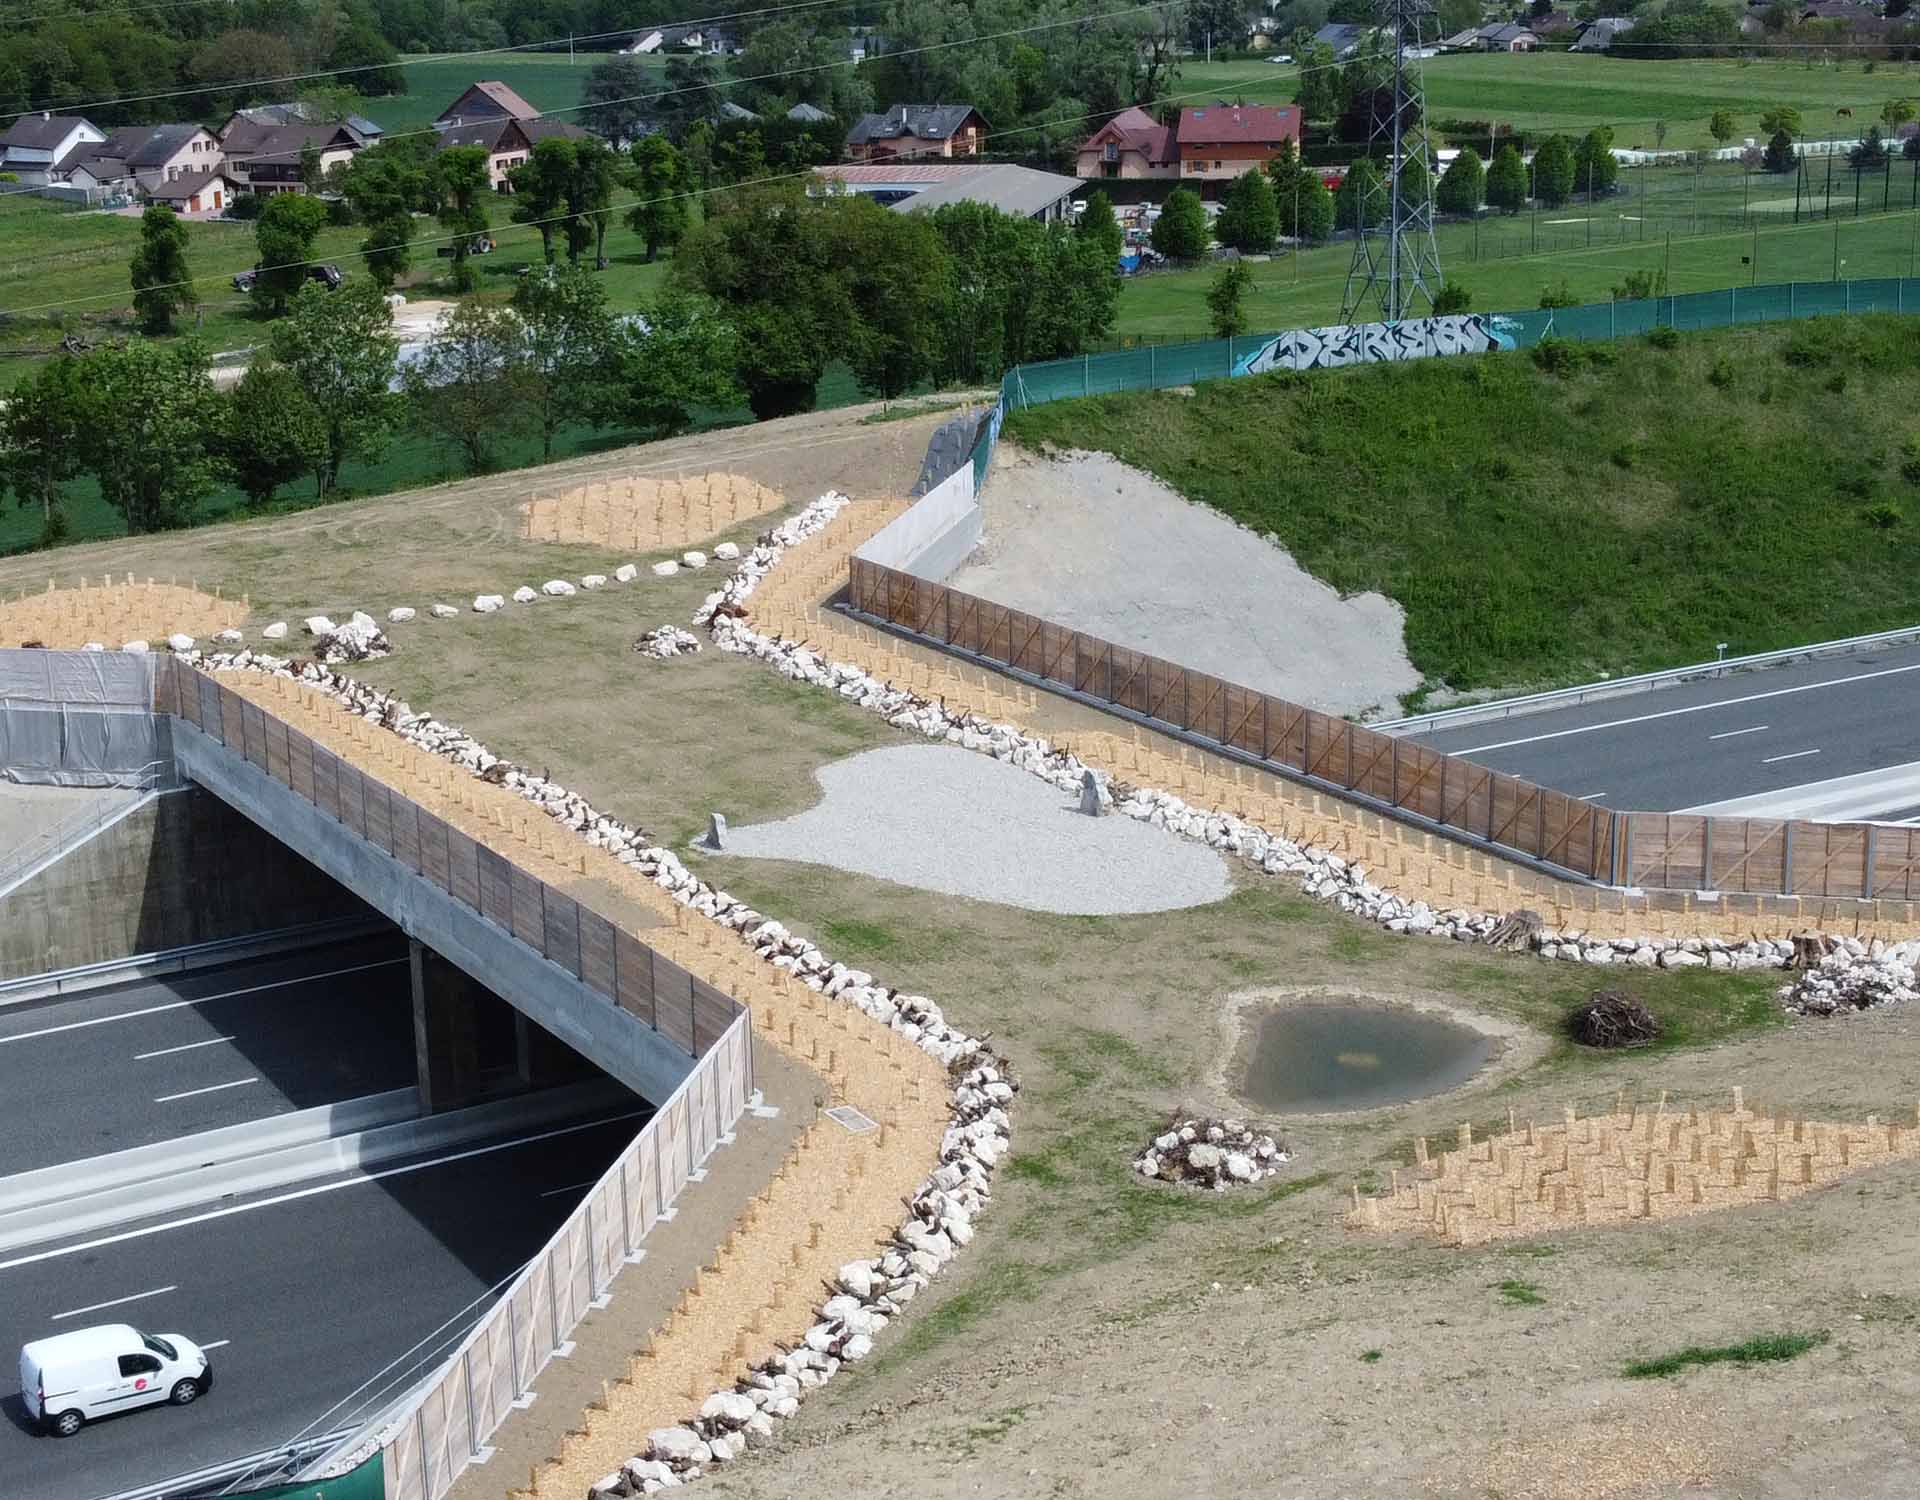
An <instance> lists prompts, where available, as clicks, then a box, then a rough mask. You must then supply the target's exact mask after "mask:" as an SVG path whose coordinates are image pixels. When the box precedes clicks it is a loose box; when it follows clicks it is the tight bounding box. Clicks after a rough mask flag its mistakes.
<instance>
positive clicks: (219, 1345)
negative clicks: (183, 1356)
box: [200, 1339, 233, 1354]
mask: <svg viewBox="0 0 1920 1500" xmlns="http://www.w3.org/2000/svg"><path fill="white" fill-rule="evenodd" d="M232 1342H233V1340H232V1339H215V1340H214V1341H213V1342H212V1343H210V1344H202V1345H201V1346H200V1352H201V1353H202V1354H205V1353H206V1352H207V1351H208V1350H209V1349H224V1348H226V1347H227V1345H229V1344H231V1343H232Z"/></svg>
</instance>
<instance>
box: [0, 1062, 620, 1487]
mask: <svg viewBox="0 0 1920 1500" xmlns="http://www.w3.org/2000/svg"><path fill="white" fill-rule="evenodd" d="M634 1111H635V1112H634V1113H632V1114H630V1115H627V1116H625V1117H624V1118H619V1119H613V1120H605V1121H602V1122H598V1123H591V1124H586V1125H583V1126H573V1127H558V1128H555V1127H548V1128H546V1129H544V1130H542V1131H539V1132H536V1133H535V1134H534V1135H533V1136H532V1137H531V1138H529V1139H527V1140H525V1141H524V1142H522V1143H520V1144H510V1143H509V1144H503V1145H500V1146H499V1147H498V1148H497V1149H496V1148H495V1147H492V1146H486V1145H482V1146H466V1147H463V1148H461V1149H460V1150H459V1151H458V1152H454V1153H450V1154H449V1155H448V1156H445V1157H436V1158H428V1159H426V1160H425V1161H423V1162H415V1163H401V1164H396V1165H394V1166H390V1167H385V1168H382V1169H381V1170H380V1171H379V1172H377V1173H373V1174H371V1175H362V1174H356V1175H352V1176H346V1177H340V1178H334V1179H329V1180H328V1181H326V1182H323V1183H318V1184H309V1185H307V1186H304V1187H301V1188H298V1189H292V1190H288V1191H284V1192H280V1193H269V1194H265V1195H262V1196H261V1197H259V1198H256V1199H250V1200H240V1201H238V1202H236V1203H234V1204H230V1205H226V1206H223V1207H222V1208H219V1209H215V1210H199V1211H195V1212H191V1213H186V1214H182V1215H178V1216H174V1217H170V1218H166V1219H160V1220H154V1221H149V1222H147V1223H144V1224H136V1225H128V1226H123V1227H122V1228H120V1229H117V1230H114V1231H112V1232H111V1233H107V1234H100V1235H95V1236H92V1237H89V1238H86V1239H82V1240H80V1241H78V1242H75V1243H70V1244H56V1245H53V1246H45V1247H39V1248H36V1249H35V1250H33V1251H31V1252H20V1253H16V1254H12V1255H7V1256H3V1257H0V1341H4V1343H5V1349H4V1351H0V1354H3V1355H4V1358H3V1359H0V1494H4V1495H5V1496H6V1497H7V1500H14V1497H19V1500H29V1497H31V1500H92V1497H95V1496H99V1495H105V1494H111V1493H115V1492H118V1491H120V1490H124V1489H127V1488H129V1487H131V1486H133V1485H136V1484H143V1483H146V1482H148V1481H150V1480H158V1479H165V1478H169V1477H171V1476H173V1475H175V1474H181V1473H186V1472H189V1471H191V1470H194V1469H198V1468H201V1467H204V1466H207V1465H210V1464H214V1463H218V1462H221V1461H223V1460H226V1459H230V1458H235V1457H240V1456H243V1455H246V1454H250V1453H258V1452H263V1451H266V1450H269V1449H273V1448H276V1447H279V1446H282V1445H284V1444H286V1443H287V1442H290V1441H291V1440H293V1439H294V1438H295V1437H296V1436H297V1435H298V1434H300V1433H301V1431H302V1430H303V1429H306V1428H308V1427H309V1426H310V1425H311V1426H313V1430H314V1431H316V1432H324V1431H328V1430H331V1429H332V1428H334V1427H337V1426H339V1425H342V1423H343V1420H344V1419H345V1417H346V1415H347V1412H348V1411H353V1412H354V1413H355V1414H358V1412H357V1407H358V1401H357V1400H356V1399H355V1392H356V1391H357V1390H359V1389H360V1388H361V1387H362V1385H363V1383H365V1382H369V1381H373V1380H376V1379H377V1378H379V1377H380V1376H381V1375H382V1373H383V1372H389V1371H390V1370H391V1369H392V1367H394V1366H395V1364H396V1362H399V1363H400V1364H401V1366H402V1367H403V1368H405V1367H410V1363H411V1361H412V1360H413V1359H415V1358H418V1357H420V1355H421V1354H424V1353H426V1352H428V1351H431V1350H439V1351H440V1352H441V1353H444V1352H446V1349H447V1348H448V1347H450V1344H451V1343H452V1342H453V1341H455V1338H454V1335H453V1333H452V1332H451V1331H450V1330H451V1329H452V1327H453V1326H454V1325H456V1324H458V1323H459V1320H461V1319H462V1318H465V1317H470V1315H471V1314H470V1312H469V1309H471V1308H472V1307H473V1305H474V1304H475V1301H476V1299H478V1298H481V1297H482V1296H483V1295H484V1294H485V1293H486V1292H487V1290H488V1289H489V1288H490V1287H493V1286H494V1285H495V1284H496V1283H498V1282H500V1281H501V1280H502V1279H503V1278H505V1277H507V1276H509V1275H510V1274H511V1273H512V1272H513V1271H514V1270H515V1269H516V1268H518V1267H519V1266H520V1265H522V1264H523V1263H524V1262H525V1261H526V1260H527V1258H528V1257H529V1256H531V1255H532V1254H533V1252H534V1251H536V1250H537V1249H539V1248H540V1246H541V1245H542V1244H543V1243H544V1242H545V1241H546V1239H547V1238H548V1236H550V1235H551V1234H552V1233H553V1231H554V1230H555V1229H556V1228H558V1227H559V1225H560V1223H561V1221H562V1220H564V1219H565V1218H566V1216H567V1214H568V1213H569V1212H571V1211H572V1209H573V1207H574V1205H575V1204H576V1203H577V1202H578V1201H579V1199H580V1197H581V1195H582V1193H583V1192H584V1191H585V1188H586V1186H587V1185H588V1184H589V1183H591V1182H592V1181H593V1180H595V1179H596V1178H597V1177H598V1176H599V1175H600V1173H601V1172H603V1171H604V1170H605V1169H606V1167H607V1166H608V1165H609V1164H610V1163H611V1162H612V1160H613V1158H614V1157H615V1156H617V1155H618V1154H619V1152H620V1150H621V1149H622V1148H623V1147H624V1146H625V1145H626V1144H627V1142H629V1141H630V1140H632V1139H633V1137H634V1135H635V1134H636V1133H638V1131H639V1129H640V1127H641V1125H642V1124H644V1123H645V1106H644V1105H643V1104H642V1103H641V1101H640V1100H638V1099H636V1100H635V1101H634ZM108 1322H127V1323H132V1324H134V1325H135V1326H136V1327H139V1328H141V1329H144V1330H146V1331H148V1332H153V1333H181V1334H184V1335H186V1336H187V1337H188V1338H191V1339H194V1340H196V1341H198V1342H200V1343H201V1344H203V1345H208V1346H217V1347H211V1348H210V1355H211V1358H212V1361H213V1373H214V1385H213V1389H212V1391H211V1393H210V1394H209V1395H207V1396H206V1397H205V1398H204V1399H203V1400H201V1401H198V1402H196V1403H194V1404H193V1405H192V1406H188V1407H183V1408H175V1407H169V1406H161V1407H153V1408H148V1409H146V1410H142V1411H135V1412H128V1413H126V1414H124V1415H121V1416H117V1417H113V1418H110V1419H108V1420H105V1421H102V1422H98V1423H94V1424H90V1425H89V1426H87V1427H85V1428H83V1429H82V1430H81V1431H80V1432H79V1433H78V1434H77V1435H76V1436H74V1437H72V1438H68V1439H64V1440H63V1439H58V1438H52V1437H45V1436H42V1435H40V1434H38V1433H36V1432H34V1431H32V1430H31V1429H30V1427H29V1426H28V1424H27V1421H26V1418H25V1409H24V1407H23V1406H22V1404H21V1401H20V1394H19V1377H18V1373H17V1372H18V1368H19V1367H18V1362H17V1357H16V1356H17V1351H18V1348H19V1346H20V1345H21V1344H22V1343H25V1342H26V1341H28V1340H30V1339H35V1338H41V1337H44V1336H46V1335H48V1334H50V1333H55V1332H59V1331H61V1330H65V1329H72V1328H80V1327H86V1326H89V1325H92V1324H96V1323H108ZM416 1373H418V1372H416ZM402 1385H403V1386H404V1382H402Z"/></svg>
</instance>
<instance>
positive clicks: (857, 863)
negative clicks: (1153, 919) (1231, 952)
mask: <svg viewBox="0 0 1920 1500" xmlns="http://www.w3.org/2000/svg"><path fill="white" fill-rule="evenodd" d="M814 774H815V779H817V780H818V781H819V783H820V786H821V788H822V790H823V791H824V792H825V794H826V795H825V796H824V797H823V798H822V799H821V800H820V802H819V804H818V805H817V806H815V807H812V808H810V809H808V810H807V811H806V812H803V813H801V814H799V816H797V817H792V818H785V819H782V820H781V821H780V822H778V823H760V824H756V825H755V826H753V827H750V828H736V829H733V830H732V831H730V832H729V834H728V835H727V840H726V845H725V849H724V851H723V852H724V853H727V854H740V855H745V856H747V857H748V858H751V859H791V860H798V861H800V862H801V863H803V864H813V865H830V866H832V867H833V868H834V869H838V870H847V871H850V872H852V873H854V874H857V875H872V876H875V877H877V878H878V879H881V880H890V881H893V882H894V883H895V884H896V885H911V886H918V887H919V888H920V889H922V890H929V891H941V892H944V893H945V894H947V895H950V896H965V897H968V898H970V899H972V900H975V901H993V902H997V903H999V904H1000V905H1002V906H1018V907H1024V908H1025V909H1027V910H1029V911H1049V912H1059V913H1062V914H1064V915H1068V916H1110V915H1117V914H1120V913H1127V912H1147V911H1169V910H1172V909H1174V908H1176V907H1183V906H1205V905H1207V904H1208V903H1210V902H1214V901H1220V900H1224V899H1225V898H1226V897H1227V896H1228V895H1229V894H1230V893H1231V891H1232V889H1233V885H1232V882H1231V880H1230V879H1229V878H1228V873H1227V862H1226V860H1225V859H1223V858H1222V857H1221V856H1220V855H1219V854H1217V853H1215V852H1214V851H1213V850H1212V849H1208V848H1205V847H1203V846H1201V845H1198V844H1194V843H1192V842H1190V841H1188V840H1185V839H1179V838H1174V837H1172V836H1170V835H1169V834H1167V833H1166V832H1165V831H1163V830H1161V829H1158V828H1153V827H1150V826H1148V825H1146V824H1144V823H1137V822H1135V821H1134V820H1133V819H1131V818H1124V817H1118V816H1113V815H1108V816H1106V817H1100V818H1094V817H1089V816H1087V815H1086V814H1085V813H1083V812H1080V811H1079V810H1078V799H1077V798H1073V797H1069V796H1065V795H1063V794H1062V793H1061V792H1059V791H1057V790H1056V789H1055V788H1053V787H1050V786H1048V785H1047V784H1046V783H1045V782H1043V781H1041V780H1039V779H1038V778H1037V777H1034V776H1030V775H1028V774H1027V773H1026V772H1025V771H1022V770H1021V769H1019V768H1018V767H1017V766H1010V765H1006V764H1003V763H1002V762H1000V761H996V760H992V759H989V758H988V757H986V756H984V755H976V754H974V753H973V752H972V751H969V750H963V749H961V748H960V747H959V746H957V745H896V746H889V747H887V748H884V749H880V750H868V751H865V752H863V753H861V754H859V755H855V756H850V757H849V758H847V759H846V760H841V761H835V762H834V763H833V764H832V765H829V766H823V767H821V769H820V770H818V771H817V772H815V773H814Z"/></svg>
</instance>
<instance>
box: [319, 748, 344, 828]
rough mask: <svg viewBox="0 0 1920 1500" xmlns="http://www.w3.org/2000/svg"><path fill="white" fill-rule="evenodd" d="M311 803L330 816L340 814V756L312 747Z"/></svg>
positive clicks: (336, 816)
mask: <svg viewBox="0 0 1920 1500" xmlns="http://www.w3.org/2000/svg"><path fill="white" fill-rule="evenodd" d="M313 805H314V806H315V807H317V808H319V809H320V811H321V812H323V813H325V814H326V815H327V816H328V817H330V818H338V817H339V816H340V757H339V756H337V755H335V754H334V753H333V752H332V751H331V750H326V749H323V748H322V747H320V746H319V745H315V746H314V747H313Z"/></svg>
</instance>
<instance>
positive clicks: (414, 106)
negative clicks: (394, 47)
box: [361, 52, 609, 131]
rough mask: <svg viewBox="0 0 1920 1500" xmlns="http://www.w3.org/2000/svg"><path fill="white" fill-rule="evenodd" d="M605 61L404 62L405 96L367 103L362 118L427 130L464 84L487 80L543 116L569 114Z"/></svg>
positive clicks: (522, 55)
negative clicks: (494, 81) (598, 65)
mask: <svg viewBox="0 0 1920 1500" xmlns="http://www.w3.org/2000/svg"><path fill="white" fill-rule="evenodd" d="M608 55H609V54H607V53H598V52H582V53H579V54H578V55H577V56H576V57H575V58H574V59H573V60H572V61H571V62H569V61H568V60H567V57H566V54H565V53H561V54H559V55H558V56H556V55H555V54H553V53H551V52H496V53H480V54H478V55H470V56H466V57H434V58H421V59H416V60H414V61H411V62H403V63H402V64H401V66H402V68H403V70H404V71H405V73H406V75H407V92H406V93H404V94H396V95H394V96H392V97H391V98H387V99H369V100H367V101H366V103H365V105H364V107H363V108H362V110H361V113H362V114H364V115H366V117H367V118H368V119H370V120H372V121H373V122H374V123H375V124H377V125H382V126H384V127H385V128H386V129H387V130H389V131H396V130H420V129H430V128H431V127H432V125H433V122H434V120H435V119H436V118H437V117H438V116H439V114H440V112H441V111H442V110H444V109H445V108H446V107H447V106H448V105H449V104H451V103H453V101H454V100H455V99H457V98H459V97H460V95H461V94H462V93H464V92H465V91H466V88H467V85H468V84H471V83H476V82H478V81H480V80H481V79H489V78H491V79H498V80H499V81H500V82H502V83H504V84H506V85H507V87H508V88H510V89H512V90H513V91H514V92H515V93H517V94H518V95H519V96H520V97H521V98H522V99H525V100H526V101H527V103H529V104H531V105H532V106H533V107H534V108H535V109H538V110H541V111H543V112H545V113H549V114H551V113H554V112H556V111H559V110H571V109H573V108H574V106H576V105H577V104H579V102H580V90H581V88H582V87H583V86H584V85H585V83H586V81H587V74H588V73H589V72H590V71H592V69H593V66H594V64H596V63H600V62H605V61H606V60H607V57H608Z"/></svg>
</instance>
